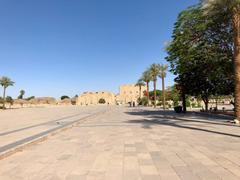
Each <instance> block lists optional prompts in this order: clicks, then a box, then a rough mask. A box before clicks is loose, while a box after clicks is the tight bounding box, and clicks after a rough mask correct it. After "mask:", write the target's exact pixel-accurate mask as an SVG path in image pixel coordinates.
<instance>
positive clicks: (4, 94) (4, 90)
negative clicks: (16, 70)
mask: <svg viewBox="0 0 240 180" xmlns="http://www.w3.org/2000/svg"><path fill="white" fill-rule="evenodd" d="M5 96H6V88H5V87H4V88H3V109H5V101H6V97H5Z"/></svg>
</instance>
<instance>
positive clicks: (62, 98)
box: [61, 95, 70, 100]
mask: <svg viewBox="0 0 240 180" xmlns="http://www.w3.org/2000/svg"><path fill="white" fill-rule="evenodd" d="M64 99H70V97H69V96H66V95H63V96H62V97H61V100H64Z"/></svg>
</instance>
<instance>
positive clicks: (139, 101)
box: [138, 97, 148, 106]
mask: <svg viewBox="0 0 240 180" xmlns="http://www.w3.org/2000/svg"><path fill="white" fill-rule="evenodd" d="M138 104H139V105H143V106H147V104H148V100H147V97H143V98H141V99H140V98H139V99H138Z"/></svg>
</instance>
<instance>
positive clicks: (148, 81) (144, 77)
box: [141, 69, 152, 106]
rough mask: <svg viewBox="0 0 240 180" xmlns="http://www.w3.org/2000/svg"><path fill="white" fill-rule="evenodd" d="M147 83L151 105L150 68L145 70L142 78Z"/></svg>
mask: <svg viewBox="0 0 240 180" xmlns="http://www.w3.org/2000/svg"><path fill="white" fill-rule="evenodd" d="M141 79H142V80H143V81H144V82H145V83H146V85H147V105H148V106H149V83H150V81H151V80H152V76H151V72H150V70H149V69H147V70H146V71H144V72H143V74H142V78H141Z"/></svg>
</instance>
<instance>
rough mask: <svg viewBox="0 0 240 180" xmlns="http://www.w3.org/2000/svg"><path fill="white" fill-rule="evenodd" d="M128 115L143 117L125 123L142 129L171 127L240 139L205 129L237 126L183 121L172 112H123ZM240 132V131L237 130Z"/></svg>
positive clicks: (190, 120) (204, 121) (200, 121)
mask: <svg viewBox="0 0 240 180" xmlns="http://www.w3.org/2000/svg"><path fill="white" fill-rule="evenodd" d="M125 113H127V114H129V115H138V116H143V117H144V119H138V120H128V121H126V123H131V124H141V125H142V128H144V129H151V128H152V126H160V125H161V126H162V125H164V126H171V127H176V128H183V129H189V130H194V131H201V132H207V133H214V134H219V135H224V136H229V137H235V138H240V134H239V135H238V134H232V133H227V132H221V131H216V130H210V129H208V128H207V127H210V128H212V127H213V126H211V125H220V126H232V127H236V128H239V126H236V125H232V124H227V123H222V122H212V121H207V120H203V121H202V120H192V119H186V117H185V118H184V119H182V118H178V117H176V116H177V114H175V116H173V115H174V113H173V112H164V111H151V110H150V111H149V110H141V111H132V112H125ZM239 130H240V129H239Z"/></svg>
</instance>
